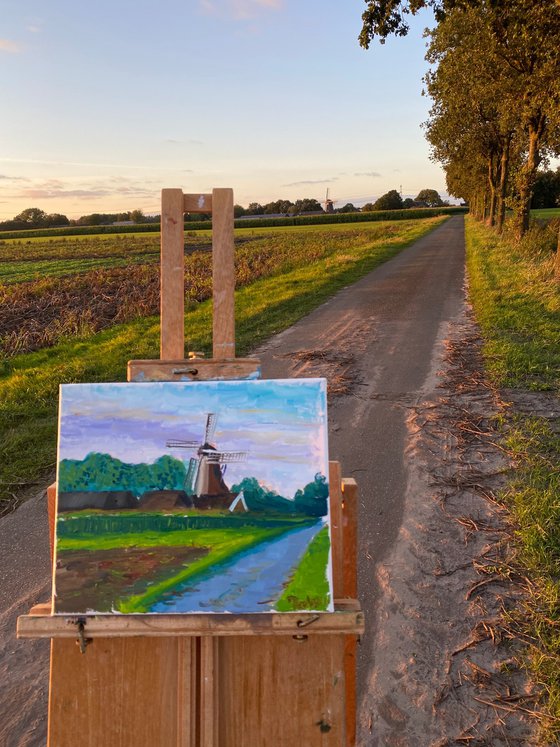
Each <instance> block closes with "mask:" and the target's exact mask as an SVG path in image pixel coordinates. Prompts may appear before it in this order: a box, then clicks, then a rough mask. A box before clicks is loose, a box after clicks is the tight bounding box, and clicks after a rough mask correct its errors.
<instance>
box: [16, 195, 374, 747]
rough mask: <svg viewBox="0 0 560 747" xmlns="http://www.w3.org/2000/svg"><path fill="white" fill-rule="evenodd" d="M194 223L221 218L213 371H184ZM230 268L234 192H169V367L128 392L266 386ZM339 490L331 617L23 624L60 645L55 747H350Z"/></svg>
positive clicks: (359, 628)
mask: <svg viewBox="0 0 560 747" xmlns="http://www.w3.org/2000/svg"><path fill="white" fill-rule="evenodd" d="M187 211H188V212H191V213H192V212H197V211H198V212H205V213H206V212H212V218H213V231H212V233H213V240H212V251H213V299H214V314H213V335H214V337H213V356H214V357H213V359H211V360H205V359H203V358H201V357H198V356H196V355H194V356H191V357H190V358H189V359H187V360H185V358H184V227H183V213H184V212H187ZM233 258H234V242H233V192H232V190H231V189H214V190H213V192H212V194H211V195H210V194H203V195H187V194H183V192H182V191H181V190H180V189H164V190H163V192H162V215H161V360H159V361H155V360H149V361H130V362H129V364H128V380H129V381H184V380H191V381H197V380H209V379H244V378H256V377H257V376H258V375H259V370H260V366H259V361H258V360H256V359H242V358H236V357H235V326H234V283H235V276H234V266H233ZM329 483H330V509H331V529H332V553H333V584H334V594H335V612H333V613H319V614H309V613H301V614H296V613H292V614H277V613H270V614H260V615H216V614H212V615H204V614H203V615H167V614H161V615H153V616H145V615H98V616H95V615H87V616H76V615H56V616H53V615H52V614H51V605H50V604H42V605H36V606H35V607H33V608H32V609H31V611H30V613H29V615H24V616H22V617H20V618H19V619H18V637H20V638H39V637H40V638H51V639H52V643H51V676H50V697H49V732H48V734H49V736H48V747H75V746H76V745H80V747H315V746H317V747H346V746H348V747H351V746H352V745H354V744H355V715H356V714H355V711H356V695H355V650H356V640H357V636H359V635H360V634H361V633H362V632H363V627H364V622H363V615H362V613H361V611H360V608H359V605H358V603H357V602H356V601H355V597H356V592H357V589H356V521H357V513H356V511H357V486H356V483H355V481H354V480H352V479H341V473H340V465H339V464H338V463H337V462H331V463H330V475H329ZM55 494H56V486H55V485H52V486H50V488H49V489H48V501H49V518H50V529H51V545H52V539H53V535H54V522H55ZM76 643H77V644H78V645H76Z"/></svg>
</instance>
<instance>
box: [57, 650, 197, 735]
mask: <svg viewBox="0 0 560 747" xmlns="http://www.w3.org/2000/svg"><path fill="white" fill-rule="evenodd" d="M179 645H180V644H179V642H178V641H177V640H173V639H158V640H148V639H139V638H137V639H130V640H118V639H104V640H99V641H95V642H94V643H92V644H90V645H89V646H88V648H87V651H86V653H85V654H81V653H80V651H79V649H78V647H77V646H76V645H75V643H74V642H73V641H53V643H52V649H51V683H50V701H49V738H48V745H49V747H76V745H80V747H105V746H107V747H109V745H110V747H175V745H177V746H178V747H179V745H180V747H191V745H192V747H194V745H195V743H194V742H191V740H190V729H189V728H188V727H187V728H186V732H185V729H184V728H183V727H184V725H185V721H186V719H187V717H186V716H185V717H183V716H180V715H179V708H183V707H186V708H187V712H188V713H189V714H190V713H192V710H191V708H190V706H191V704H190V703H186V704H185V703H178V697H177V695H178V688H177V676H178V675H177V670H178V660H179V654H180V651H179ZM182 653H183V655H184V656H187V658H189V656H190V648H185V649H184V650H183V652H182ZM187 665H188V666H189V668H190V667H191V666H192V663H191V662H190V661H188V662H186V661H185V662H182V663H181V668H182V669H184V668H185V667H186V666H187ZM189 697H190V695H189ZM180 719H181V720H180ZM179 724H181V725H182V726H181V731H182V734H180V732H179ZM179 738H180V739H181V741H179Z"/></svg>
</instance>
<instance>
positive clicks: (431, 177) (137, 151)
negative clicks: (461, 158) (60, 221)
mask: <svg viewBox="0 0 560 747" xmlns="http://www.w3.org/2000/svg"><path fill="white" fill-rule="evenodd" d="M364 7H365V5H364V3H363V2H361V0H353V2H340V0H336V1H335V0H305V2H302V1H301V0H180V1H179V0H158V2H154V1H153V0H135V1H134V2H131V0H119V2H114V0H97V1H96V2H95V3H82V2H75V0H74V1H72V2H71V1H70V0H50V2H44V0H25V2H22V1H21V0H3V2H2V26H1V28H0V90H1V91H2V117H1V118H0V219H1V220H4V219H7V218H11V217H13V216H14V215H15V214H16V213H18V212H20V211H21V210H22V209H24V208H27V207H39V208H41V209H43V210H45V211H46V212H48V213H52V212H62V213H64V214H66V215H68V216H69V217H71V218H72V217H78V216H80V215H83V214H86V213H91V212H107V211H111V212H113V211H122V210H131V209H135V208H140V209H142V210H144V212H146V213H156V212H159V199H160V197H159V195H160V190H161V188H162V187H182V188H183V190H184V191H186V192H204V191H209V190H211V189H212V188H213V187H224V186H226V187H232V188H233V189H234V193H235V200H236V202H238V203H240V204H242V205H245V206H247V205H248V204H249V203H250V202H253V201H258V202H268V201H270V200H273V199H278V198H289V199H292V200H296V199H298V198H301V197H314V198H316V199H319V200H324V198H325V194H326V190H327V188H328V189H330V196H331V197H332V198H333V199H334V200H335V201H336V205H337V206H339V207H340V206H342V205H343V204H345V203H346V202H348V201H351V202H354V203H356V204H357V205H360V204H363V203H364V202H366V201H370V200H372V199H374V198H376V197H377V196H379V195H381V194H383V193H384V192H386V191H388V190H389V189H397V190H400V189H402V193H403V196H407V195H408V196H415V195H416V194H417V193H418V192H419V190H420V189H422V188H425V187H427V188H433V189H437V190H438V191H439V192H440V193H441V194H443V193H444V191H445V180H444V176H443V172H442V171H441V169H440V168H439V167H438V166H436V165H434V164H432V163H431V162H430V160H429V151H428V146H427V144H426V142H425V140H424V137H423V134H422V130H421V127H420V125H421V122H422V121H424V120H425V119H426V116H427V112H428V108H429V101H428V100H427V99H426V98H423V97H422V96H421V89H422V83H421V78H422V75H423V74H424V72H425V70H426V63H425V62H424V60H423V57H424V52H425V42H424V40H423V39H422V30H423V28H424V26H426V25H428V24H430V23H431V22H432V17H431V15H430V13H426V14H424V15H422V16H421V17H419V18H417V19H413V22H412V27H413V28H412V32H411V34H410V35H409V36H408V37H406V38H403V39H390V40H389V41H388V42H387V44H385V45H384V46H381V45H379V44H377V43H376V44H374V45H373V46H372V48H371V49H370V50H369V51H365V50H362V49H361V48H360V47H359V45H358V41H357V36H358V34H359V31H360V27H361V13H362V11H363V9H364Z"/></svg>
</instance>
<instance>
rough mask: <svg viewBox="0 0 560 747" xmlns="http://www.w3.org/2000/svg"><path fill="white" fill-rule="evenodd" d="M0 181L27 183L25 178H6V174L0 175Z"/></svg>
mask: <svg viewBox="0 0 560 747" xmlns="http://www.w3.org/2000/svg"><path fill="white" fill-rule="evenodd" d="M0 179H5V180H6V181H8V182H28V181H29V179H27V178H26V177H25V176H8V175H7V174H0Z"/></svg>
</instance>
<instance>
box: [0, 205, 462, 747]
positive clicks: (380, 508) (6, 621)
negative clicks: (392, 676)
mask: <svg viewBox="0 0 560 747" xmlns="http://www.w3.org/2000/svg"><path fill="white" fill-rule="evenodd" d="M463 274H464V238H463V218H462V217H453V218H451V219H449V220H448V221H446V222H445V223H444V224H443V225H442V226H441V227H440V228H438V229H436V230H435V231H433V232H432V233H430V234H429V235H428V236H426V237H424V238H423V239H420V240H419V241H418V242H416V243H415V244H414V245H413V246H411V247H409V248H408V249H406V250H404V251H403V252H401V253H400V254H399V255H398V256H397V257H395V258H394V259H392V260H390V261H389V262H387V263H386V264H384V265H382V266H381V267H379V268H378V269H377V270H375V271H374V272H372V273H370V274H369V275H368V276H366V277H364V278H363V279H362V280H360V281H359V282H358V283H356V284H354V285H352V286H349V287H348V288H346V289H345V290H343V291H342V292H340V293H339V294H338V295H337V296H335V297H334V298H333V299H331V300H330V301H329V302H327V303H326V304H324V305H323V306H321V307H320V308H319V309H317V310H316V311H314V312H313V313H311V314H310V315H309V316H307V317H306V318H305V319H302V320H301V321H300V322H298V323H297V324H296V325H294V326H293V327H291V328H290V329H289V330H286V331H285V332H283V333H281V334H279V335H277V336H276V337H274V338H273V339H272V340H270V341H269V342H268V343H267V344H266V345H264V346H263V347H262V348H261V349H260V350H259V351H258V354H260V356H261V358H262V361H263V374H264V376H265V377H266V378H270V377H293V376H317V375H319V376H321V375H326V376H327V377H328V378H329V381H330V385H331V387H332V389H333V393H332V398H331V403H330V408H329V421H330V454H331V458H332V459H337V460H339V461H340V462H341V463H342V469H343V474H344V475H345V476H349V477H355V478H356V479H357V481H358V484H359V490H360V509H359V547H358V556H359V593H360V598H361V601H362V604H363V607H364V609H365V612H366V621H367V632H366V635H365V636H364V639H363V643H362V646H361V647H360V652H361V658H360V664H359V697H360V714H359V721H360V723H361V724H363V723H367V719H368V717H369V716H368V714H371V708H372V703H371V699H370V698H369V693H368V682H369V681H370V679H371V673H372V671H373V667H374V665H375V630H374V623H375V611H376V600H377V598H378V590H377V588H376V581H375V569H376V564H378V563H379V562H380V561H382V559H383V557H384V556H385V555H386V554H387V553H388V552H389V550H390V549H391V547H392V545H393V543H394V541H395V539H396V536H397V533H398V531H399V528H400V526H401V521H402V516H403V508H404V495H405V490H406V486H407V465H406V463H405V458H404V453H405V446H406V436H407V430H406V417H407V414H406V411H405V410H404V409H403V408H402V407H400V406H399V405H400V404H402V403H403V402H405V403H407V404H414V403H415V401H416V400H417V399H419V398H420V396H421V393H422V390H423V388H424V387H425V385H426V381H427V380H428V378H429V377H430V375H431V374H432V372H433V367H434V363H435V362H437V360H438V356H439V355H440V352H441V351H440V343H441V340H442V337H443V335H444V332H445V330H446V325H447V323H448V322H449V321H450V320H452V319H453V318H455V317H456V316H457V315H458V314H459V311H460V309H461V305H462V301H463V292H462V287H463ZM30 526H31V527H34V530H33V531H35V532H37V531H38V530H40V532H41V535H42V537H43V538H44V537H45V536H46V535H45V534H44V533H45V532H46V521H45V514H44V508H43V503H42V502H41V501H40V500H35V501H33V503H32V504H30V505H28V506H24V507H23V508H22V509H21V510H19V511H18V512H16V514H14V515H13V516H11V517H8V518H7V519H3V520H0V548H1V549H0V567H1V574H2V578H1V579H0V581H1V586H2V587H4V589H9V593H6V594H4V595H3V596H2V595H1V593H0V599H1V601H2V608H1V610H0V627H1V628H2V634H3V641H2V642H1V648H0V676H1V677H2V681H3V683H4V695H3V696H2V695H0V711H1V708H2V701H4V703H5V704H7V703H10V702H11V703H13V702H19V701H21V699H22V698H25V699H26V702H25V704H23V703H22V709H21V711H22V712H21V715H20V716H19V715H18V717H17V718H15V720H14V721H13V722H12V723H11V724H7V725H4V728H2V727H1V726H0V737H2V736H4V737H5V738H6V735H10V737H9V738H7V741H6V744H7V747H11V746H12V745H13V746H14V747H15V746H16V745H18V746H19V745H28V746H29V747H40V746H42V745H43V744H44V719H43V718H42V717H41V713H42V709H44V707H45V699H44V693H45V690H46V679H40V680H39V685H40V689H42V692H40V693H39V695H37V677H35V678H33V677H30V675H31V672H33V673H34V674H35V675H36V674H37V672H41V671H42V672H43V673H45V674H46V672H47V668H48V661H47V651H48V649H47V648H46V647H45V646H44V645H42V644H43V642H38V643H37V645H36V646H33V644H31V643H30V642H26V641H23V642H21V643H18V642H15V641H14V639H13V637H11V633H10V631H11V630H13V626H14V625H15V616H16V615H17V613H18V612H20V613H21V612H23V611H25V610H26V609H27V608H28V606H29V602H31V601H35V598H36V597H37V596H38V595H39V593H40V592H43V591H44V590H45V589H46V588H47V583H48V580H47V579H48V550H47V546H46V543H45V542H44V541H43V540H41V541H38V543H37V545H36V546H35V547H31V546H29V543H28V542H27V541H26V539H25V537H26V532H27V531H28V528H29V527H30ZM18 662H21V667H22V669H21V671H19V669H18V667H19V664H18ZM14 665H15V667H16V668H15V670H14ZM33 680H34V682H33ZM28 682H31V688H32V689H31V690H30V685H29V684H27V683H28ZM24 706H25V707H24ZM16 735H17V736H16ZM1 741H2V740H1V738H0V742H1ZM360 744H361V745H363V746H364V747H369V745H372V744H374V743H373V742H372V741H371V737H370V736H369V733H368V732H367V730H366V731H363V730H362V735H361V738H360Z"/></svg>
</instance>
